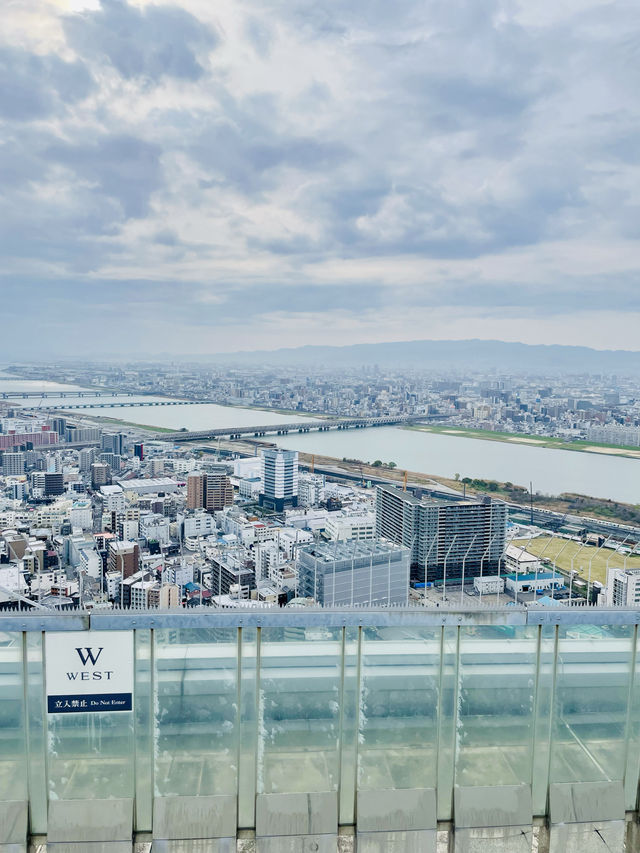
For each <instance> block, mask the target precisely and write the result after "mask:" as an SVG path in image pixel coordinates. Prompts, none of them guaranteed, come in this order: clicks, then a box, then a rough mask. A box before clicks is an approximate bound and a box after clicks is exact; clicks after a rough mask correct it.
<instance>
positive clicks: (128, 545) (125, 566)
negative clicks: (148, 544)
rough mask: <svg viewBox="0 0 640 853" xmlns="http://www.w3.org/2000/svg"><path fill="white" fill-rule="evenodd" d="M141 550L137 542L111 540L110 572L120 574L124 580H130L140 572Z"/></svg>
mask: <svg viewBox="0 0 640 853" xmlns="http://www.w3.org/2000/svg"><path fill="white" fill-rule="evenodd" d="M139 563H140V549H139V548H138V544H137V543H136V542H131V541H127V540H125V541H124V542H120V541H118V540H111V541H110V542H109V562H108V570H109V571H110V572H120V574H121V575H122V577H123V578H129V577H131V575H134V574H135V573H136V572H137V571H138V566H139Z"/></svg>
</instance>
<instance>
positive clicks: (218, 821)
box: [153, 795, 238, 843]
mask: <svg viewBox="0 0 640 853" xmlns="http://www.w3.org/2000/svg"><path fill="white" fill-rule="evenodd" d="M237 808H238V803H237V799H236V797H235V796H233V795H220V796H216V797H155V799H154V801H153V837H154V839H165V840H168V841H171V840H189V839H209V840H211V839H215V838H232V837H235V834H236V828H237V824H236V815H237ZM154 843H155V842H154Z"/></svg>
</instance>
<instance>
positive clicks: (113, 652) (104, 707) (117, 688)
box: [45, 631, 133, 714]
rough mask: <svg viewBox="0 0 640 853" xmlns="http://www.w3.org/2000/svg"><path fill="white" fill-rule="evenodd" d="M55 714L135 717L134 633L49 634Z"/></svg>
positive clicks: (52, 709) (49, 706)
mask: <svg viewBox="0 0 640 853" xmlns="http://www.w3.org/2000/svg"><path fill="white" fill-rule="evenodd" d="M45 642H46V646H45V654H46V685H47V711H48V712H49V713H50V714H73V713H87V712H91V711H131V710H132V708H133V631H66V632H64V633H55V632H50V631H47V632H46V633H45Z"/></svg>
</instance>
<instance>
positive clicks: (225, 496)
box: [187, 467, 233, 512]
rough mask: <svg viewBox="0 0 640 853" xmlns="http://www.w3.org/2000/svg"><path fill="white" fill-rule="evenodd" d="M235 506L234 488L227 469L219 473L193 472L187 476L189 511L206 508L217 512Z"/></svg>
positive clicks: (222, 469)
mask: <svg viewBox="0 0 640 853" xmlns="http://www.w3.org/2000/svg"><path fill="white" fill-rule="evenodd" d="M232 504H233V486H232V485H231V480H230V479H229V478H228V477H227V474H226V469H225V468H222V467H221V469H220V470H219V471H215V470H214V471H207V473H206V474H205V473H203V472H201V471H192V472H191V473H190V474H189V475H188V476H187V509H198V508H199V507H204V509H206V510H208V511H209V512H216V511H217V510H221V509H224V508H225V507H226V506H232Z"/></svg>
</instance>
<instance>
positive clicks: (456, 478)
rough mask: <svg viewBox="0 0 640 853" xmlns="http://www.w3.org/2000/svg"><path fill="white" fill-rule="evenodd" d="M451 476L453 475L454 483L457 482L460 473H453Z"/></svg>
mask: <svg viewBox="0 0 640 853" xmlns="http://www.w3.org/2000/svg"><path fill="white" fill-rule="evenodd" d="M453 477H454V480H455V481H456V483H457V482H458V480H459V479H460V474H454V475H453Z"/></svg>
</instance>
